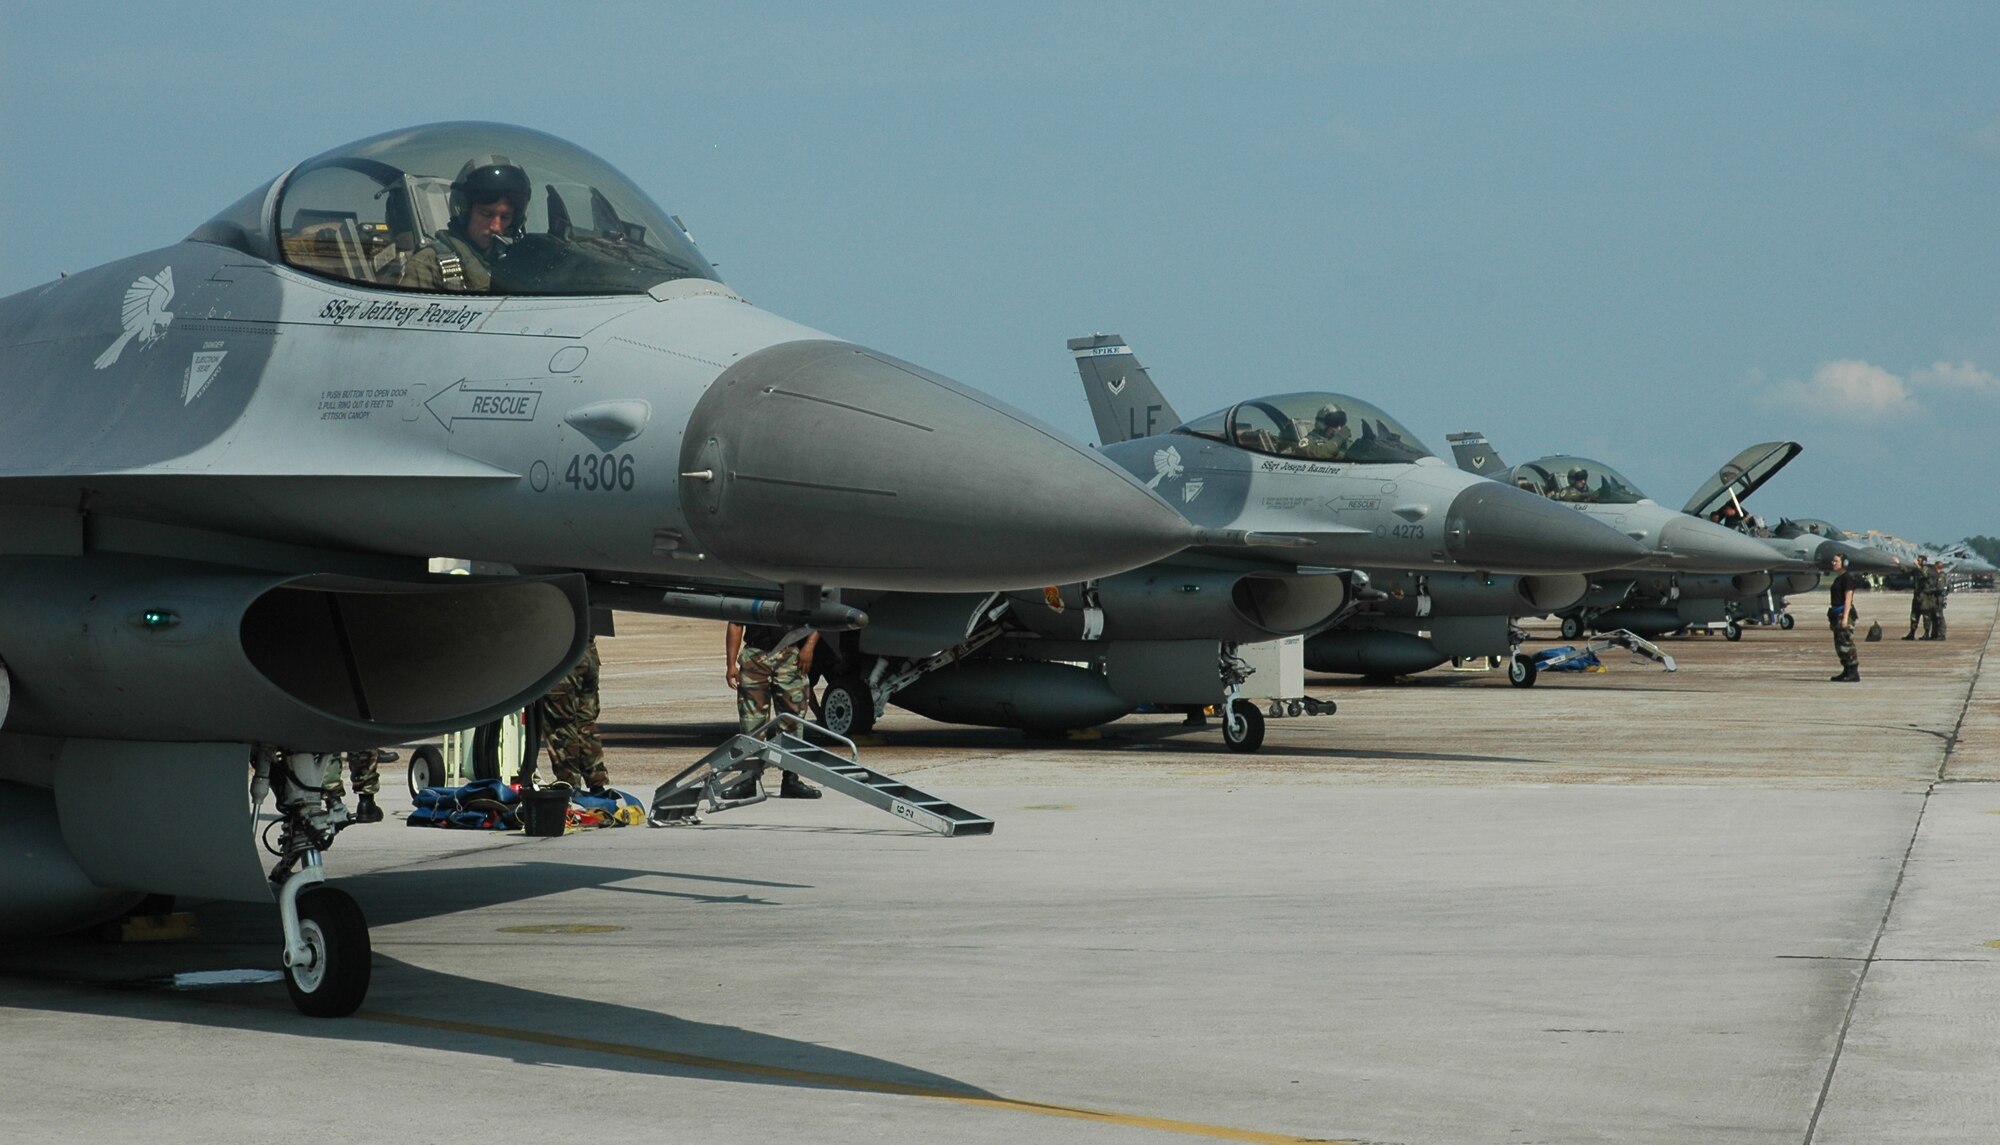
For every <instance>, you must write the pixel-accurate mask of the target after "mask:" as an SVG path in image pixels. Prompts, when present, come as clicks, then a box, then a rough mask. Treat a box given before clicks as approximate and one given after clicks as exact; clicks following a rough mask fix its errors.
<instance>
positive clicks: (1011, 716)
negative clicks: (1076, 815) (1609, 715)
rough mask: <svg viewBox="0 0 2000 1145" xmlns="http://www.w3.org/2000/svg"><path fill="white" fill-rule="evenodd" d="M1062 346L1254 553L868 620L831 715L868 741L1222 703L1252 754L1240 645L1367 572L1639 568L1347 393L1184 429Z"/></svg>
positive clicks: (1266, 406) (832, 684)
mask: <svg viewBox="0 0 2000 1145" xmlns="http://www.w3.org/2000/svg"><path fill="white" fill-rule="evenodd" d="M1069 350H1070V353H1071V354H1072V355H1073V356H1074V358H1075V361H1076V365H1077V369H1078V373H1079V376H1080V378H1081V380H1082V382H1083V386H1084V392H1085V395H1086V396H1087V398H1088V400H1089V403H1090V407H1091V411H1092V414H1093V417H1094V418H1095V420H1096V423H1097V428H1098V433H1099V435H1100V437H1101V438H1102V439H1103V441H1104V447H1103V448H1104V455H1105V456H1106V457H1108V458H1110V459H1111V460H1113V461H1115V462H1116V463H1118V464H1119V465H1122V466H1124V467H1125V468H1126V469H1127V470H1128V471H1130V472H1131V473H1133V474H1134V475H1135V476H1136V477H1138V478H1140V479H1141V480H1143V481H1144V482H1145V483H1146V484H1147V485H1148V486H1149V487H1151V488H1153V489H1156V490H1158V491H1160V492H1163V493H1165V494H1166V495H1167V496H1168V499H1169V500H1170V501H1171V502H1173V503H1174V504H1175V505H1177V506H1179V507H1180V508H1181V510H1182V512H1184V513H1186V514H1187V515H1188V516H1189V517H1190V519H1191V520H1193V521H1194V522H1195V523H1197V524H1198V525H1201V526H1204V527H1206V528H1210V529H1213V530H1217V531H1220V532H1222V533H1225V534H1228V535H1243V536H1248V537H1252V538H1263V540H1261V541H1254V542H1253V543H1252V544H1251V545H1250V546H1249V547H1248V548H1247V549H1242V548H1237V549H1229V550H1223V549H1215V548H1208V547H1202V548H1197V549H1195V550H1191V551H1190V552H1189V553H1187V554H1183V555H1180V556H1176V557H1173V558H1169V559H1167V560H1164V561H1160V562H1155V563H1154V564H1151V565H1148V566H1146V567H1144V568H1141V569H1138V570H1134V571H1132V572H1128V573H1122V574H1119V575H1116V576H1111V577H1103V578H1097V579H1095V580H1091V581H1081V582H1070V583H1065V584H1057V585H1051V586H1049V587H1047V588H1045V589H1043V590H1041V591H1038V592H1032V593H1012V594H1006V595H1004V596H1002V597H997V598H994V599H991V600H980V599H974V598H967V599H965V600H961V601H959V602H957V603H956V604H955V605H952V606H951V607H950V608H946V607H945V605H944V603H943V602H942V601H941V600H939V599H937V598H929V599H926V600H924V601H922V602H920V603H919V602H904V601H877V602H874V603H870V604H869V605H868V609H869V612H870V615H871V616H872V617H874V618H875V623H874V624H872V625H871V626H870V627H869V628H867V629H864V630H862V631H860V632H857V633H854V634H853V635H852V636H851V637H850V638H847V639H846V640H845V641H843V642H841V648H842V652H843V656H842V661H843V666H842V667H841V668H840V669H838V670H836V671H835V672H834V674H833V675H832V676H831V677H830V678H829V680H828V685H827V689H826V691H825V693H824V696H823V703H824V705H825V707H826V709H827V711H828V712H829V713H834V715H829V717H828V718H829V719H835V720H836V722H838V718H839V717H840V715H841V714H843V713H853V718H854V719H855V720H856V721H857V726H861V727H865V726H866V725H867V723H868V721H869V720H871V719H872V718H873V716H874V714H875V713H876V712H878V711H879V710H880V708H881V705H882V704H883V703H885V702H891V701H893V702H894V703H896V704H898V705H900V706H902V707H905V708H908V709H910V710H912V711H915V712H917V713H919V714H921V715H925V716H929V717H932V718H935V719H940V720H946V721H950V722H955V723H973V724H986V725H998V726H1013V727H1025V728H1028V729H1031V730H1048V731H1055V730H1061V729H1065V728H1075V727H1084V726H1090V725H1094V724H1099V723H1104V722H1107V721H1109V720H1113V719H1116V718H1118V717H1120V716H1122V715H1125V714H1126V713H1128V712H1131V711H1132V710H1134V709H1135V708H1136V707H1138V706H1140V705H1141V704H1154V705H1167V706H1172V707H1190V708H1200V707H1206V706H1210V705H1214V706H1218V707H1220V708H1222V710H1223V711H1224V713H1225V715H1226V722H1225V725H1224V728H1223V734H1224V739H1225V742H1227V743H1228V745H1229V746H1230V747H1231V748H1233V749H1236V750H1245V751H1247V750H1254V748H1255V747H1256V744H1257V741H1258V740H1259V739H1260V738H1261V735H1262V732H1261V726H1262V724H1261V718H1259V717H1258V716H1257V714H1256V711H1255V709H1254V708H1250V707H1249V706H1248V705H1247V704H1245V703H1244V702H1243V701H1242V700H1241V699H1240V695H1239V691H1240V687H1241V685H1242V684H1243V683H1244V679H1245V677H1244V667H1243V665H1242V663H1241V661H1240V660H1238V659H1237V658H1236V657H1235V656H1234V655H1233V653H1232V650H1233V649H1234V648H1235V647H1236V646H1237V645H1239V644H1243V643H1256V642H1263V641H1269V640H1272V639H1276V638H1281V637H1288V636H1294V635H1304V634H1308V633H1312V632H1316V631H1318V630H1320V629H1322V628H1325V627H1326V626H1327V625H1329V624H1332V623H1334V622H1335V621H1337V620H1339V619H1340V617H1341V616H1343V615H1345V614H1346V613H1347V612H1348V611H1349V610H1351V609H1352V608H1353V607H1354V606H1355V604H1356V602H1357V601H1359V600H1361V599H1363V598H1364V597H1366V596H1368V595H1371V592H1372V590H1370V589H1368V587H1367V585H1368V580H1367V576H1366V575H1365V574H1358V573H1357V571H1356V570H1357V566H1377V565H1385V564H1388V563H1390V562H1399V563H1401V564H1403V565H1404V566H1406V567H1413V568H1418V569H1426V570H1437V571H1438V572H1439V574H1440V575H1441V576H1445V577H1451V576H1478V577H1486V576H1489V575H1490V576H1507V577H1508V578H1509V580H1510V582H1511V583H1515V584H1519V583H1521V582H1523V581H1529V582H1534V581H1539V580H1542V579H1545V578H1549V577H1558V578H1560V577H1564V576H1573V575H1574V571H1573V570H1578V569H1591V568H1598V567H1603V566H1606V565H1617V564H1620V563H1623V562H1625V561H1628V560H1634V559H1638V558H1641V557H1643V556H1644V555H1645V550H1644V549H1643V548H1641V547H1640V546H1639V545H1638V544H1637V543H1636V542H1634V541H1632V540H1631V539H1630V538H1627V537H1624V536H1622V535H1620V534H1619V533H1617V532H1615V531H1613V530H1611V529H1608V528H1605V527H1603V526H1601V525H1598V524H1597V523H1595V522H1593V521H1591V520H1589V519H1588V518H1586V517H1584V516H1582V515H1580V514H1576V513H1572V512H1570V511H1569V510H1568V509H1566V508H1563V507H1562V506H1559V505H1554V504H1551V503H1550V502H1548V501H1547V500H1545V499H1543V498H1541V497H1537V496H1534V495H1531V494H1527V493H1522V492H1519V491H1517V490H1514V489H1511V488H1508V487H1506V486H1501V485H1495V484H1493V483H1491V482H1487V481H1484V480H1480V479H1478V478H1475V477H1469V476H1467V475H1465V474H1461V473H1459V472H1457V471H1456V470H1454V469H1452V468H1451V467H1450V466H1448V465H1446V464H1444V463H1443V462H1441V461H1440V460H1438V459H1437V458H1436V457H1434V456H1432V455H1431V453H1430V451H1429V450H1428V449H1426V448H1425V447H1424V445H1423V443H1422V442H1421V441H1419V440H1418V439H1417V437H1416V435H1415V434H1413V433H1411V432H1410V431H1409V430H1408V429H1407V428H1405V427H1404V426H1403V425H1401V424H1400V423H1399V422H1397V421H1396V420H1395V419H1394V418H1393V417H1391V416H1390V415H1389V414H1388V413H1387V412H1386V411H1384V410H1382V409H1380V408H1378V407H1376V406H1375V405H1373V404H1372V403H1369V402H1366V401H1362V400H1360V399H1358V398H1355V397H1352V396H1350V395H1346V394H1337V393H1321V392H1314V393H1295V394H1284V395H1278V396H1274V397H1269V398H1256V399H1252V400H1248V401H1243V402H1239V403H1237V404H1235V405H1232V406H1230V407H1228V408H1227V409H1224V410H1219V411H1217V412H1215V413H1213V414H1210V415H1208V416H1207V417H1203V418H1197V419H1195V420H1194V421H1192V422H1186V423H1182V421H1181V419H1180V417H1179V415H1178V414H1177V413H1175V412H1174V409H1173V406H1172V404H1171V403H1169V402H1168V401H1167V399H1166V398H1165V397H1164V396H1163V395H1162V394H1161V393H1160V392H1159V389H1158V387H1157V386H1156V385H1155V384H1154V383H1153V381H1152V378H1151V376H1150V375H1149V374H1148V373H1147V372H1146V370H1145V368H1144V367H1143V366H1142V365H1140V364H1139V361H1138V359H1137V357H1136V356H1135V355H1134V354H1133V353H1132V350H1131V348H1130V347H1129V346H1127V345H1126V344H1125V342H1124V340H1123V339H1121V338H1119V337H1117V336H1116V335H1096V336H1092V337H1086V338H1076V339H1072V340H1070V342H1069ZM1579 579H1580V578H1579ZM1079 665H1088V666H1087V667H1083V666H1079ZM946 667H948V668H949V669H950V670H949V671H940V670H939V669H942V668H946Z"/></svg>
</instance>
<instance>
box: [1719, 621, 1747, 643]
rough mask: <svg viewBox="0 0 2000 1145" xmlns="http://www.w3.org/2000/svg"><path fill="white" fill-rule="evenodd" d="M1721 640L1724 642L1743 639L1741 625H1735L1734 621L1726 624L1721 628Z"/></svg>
mask: <svg viewBox="0 0 2000 1145" xmlns="http://www.w3.org/2000/svg"><path fill="white" fill-rule="evenodd" d="M1722 638H1723V639H1724V640H1741V639H1743V626H1742V625H1741V624H1738V623H1736V622H1735V621H1734V620H1732V621H1730V622H1729V623H1728V624H1725V625H1723V627H1722Z"/></svg>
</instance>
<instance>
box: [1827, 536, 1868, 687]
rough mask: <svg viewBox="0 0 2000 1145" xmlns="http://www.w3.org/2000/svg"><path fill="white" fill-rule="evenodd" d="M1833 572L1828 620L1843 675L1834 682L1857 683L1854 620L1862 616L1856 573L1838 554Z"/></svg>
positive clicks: (1857, 660)
mask: <svg viewBox="0 0 2000 1145" xmlns="http://www.w3.org/2000/svg"><path fill="white" fill-rule="evenodd" d="M1833 572H1834V577H1833V597H1832V599H1831V600H1830V601H1829V602H1828V604H1827V609H1826V622H1827V623H1828V624H1829V625H1831V626H1832V627H1833V651H1834V654H1835V655H1837V656H1839V657H1840V674H1839V675H1838V676H1835V677H1833V682H1834V683H1836V684H1856V683H1859V682H1860V681H1861V654H1860V653H1859V652H1856V651H1855V650H1854V621H1855V618H1856V617H1857V616H1858V615H1859V614H1858V613H1857V612H1856V611H1855V609H1854V574H1853V573H1851V572H1849V571H1848V570H1847V558H1846V557H1843V556H1838V555H1836V556H1835V557H1834V558H1833Z"/></svg>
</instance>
